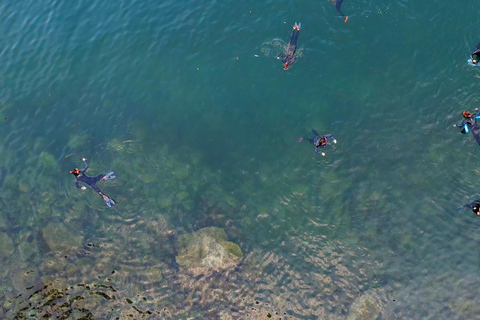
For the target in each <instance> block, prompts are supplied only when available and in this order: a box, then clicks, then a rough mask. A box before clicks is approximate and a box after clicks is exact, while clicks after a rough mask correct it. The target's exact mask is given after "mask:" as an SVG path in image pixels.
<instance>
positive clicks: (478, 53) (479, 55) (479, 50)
mask: <svg viewBox="0 0 480 320" xmlns="http://www.w3.org/2000/svg"><path fill="white" fill-rule="evenodd" d="M479 60H480V43H479V44H477V46H476V47H475V51H473V52H472V54H470V62H471V63H472V64H473V65H474V66H476V65H477V63H478V62H479Z"/></svg>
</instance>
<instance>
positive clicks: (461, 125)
mask: <svg viewBox="0 0 480 320" xmlns="http://www.w3.org/2000/svg"><path fill="white" fill-rule="evenodd" d="M466 122H467V119H465V120H463V121H462V123H460V124H454V125H453V126H454V127H457V128H462V127H463V126H464V125H465V123H466Z"/></svg>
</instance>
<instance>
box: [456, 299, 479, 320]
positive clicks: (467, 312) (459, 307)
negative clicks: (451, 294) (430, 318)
mask: <svg viewBox="0 0 480 320" xmlns="http://www.w3.org/2000/svg"><path fill="white" fill-rule="evenodd" d="M448 307H449V308H450V309H451V310H452V311H453V312H455V313H456V314H457V315H459V316H461V317H463V318H466V319H476V318H475V317H477V316H478V315H480V305H478V302H477V301H475V300H473V299H468V298H464V297H461V298H457V299H453V300H451V301H450V303H449V305H448Z"/></svg>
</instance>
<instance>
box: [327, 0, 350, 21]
mask: <svg viewBox="0 0 480 320" xmlns="http://www.w3.org/2000/svg"><path fill="white" fill-rule="evenodd" d="M331 1H332V2H335V9H337V11H338V13H340V16H342V17H343V22H347V20H348V16H346V15H345V14H344V13H343V12H342V9H341V6H342V3H343V0H336V1H335V0H331Z"/></svg>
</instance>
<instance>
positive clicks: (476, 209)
mask: <svg viewBox="0 0 480 320" xmlns="http://www.w3.org/2000/svg"><path fill="white" fill-rule="evenodd" d="M462 209H470V210H472V212H473V213H475V214H476V215H477V216H480V199H478V200H475V201H473V202H472V203H470V204H466V205H464V206H463V207H460V208H458V211H460V210H462Z"/></svg>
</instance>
